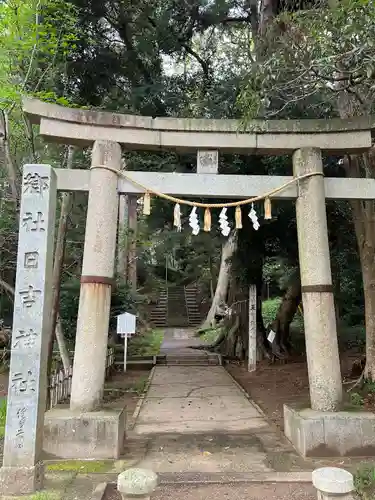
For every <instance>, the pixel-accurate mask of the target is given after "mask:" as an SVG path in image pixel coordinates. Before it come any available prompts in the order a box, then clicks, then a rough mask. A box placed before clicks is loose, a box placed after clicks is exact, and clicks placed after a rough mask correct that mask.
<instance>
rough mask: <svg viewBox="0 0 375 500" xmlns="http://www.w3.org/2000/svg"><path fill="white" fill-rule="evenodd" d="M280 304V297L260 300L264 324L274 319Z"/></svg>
mask: <svg viewBox="0 0 375 500" xmlns="http://www.w3.org/2000/svg"><path fill="white" fill-rule="evenodd" d="M280 304H281V297H276V298H274V299H268V300H264V301H263V302H262V316H263V321H264V324H265V325H266V326H267V325H268V324H269V323H271V321H273V320H274V319H275V317H276V313H277V311H278V309H279V307H280Z"/></svg>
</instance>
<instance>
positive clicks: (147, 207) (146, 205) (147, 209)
mask: <svg viewBox="0 0 375 500" xmlns="http://www.w3.org/2000/svg"><path fill="white" fill-rule="evenodd" d="M150 214H151V196H150V193H149V192H148V191H146V192H145V195H144V197H143V215H150Z"/></svg>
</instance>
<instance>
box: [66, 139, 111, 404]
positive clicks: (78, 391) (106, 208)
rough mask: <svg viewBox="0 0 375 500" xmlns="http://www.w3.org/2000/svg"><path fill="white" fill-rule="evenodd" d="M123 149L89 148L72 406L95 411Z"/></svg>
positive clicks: (99, 143) (99, 393)
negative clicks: (90, 165) (89, 159)
mask: <svg viewBox="0 0 375 500" xmlns="http://www.w3.org/2000/svg"><path fill="white" fill-rule="evenodd" d="M101 165H102V166H103V165H104V166H108V167H111V168H112V169H115V170H119V169H120V167H121V148H120V146H119V144H117V143H115V142H112V141H96V142H95V144H94V147H93V151H92V166H93V167H99V168H94V169H92V170H91V176H90V191H89V201H88V208H87V219H86V233H85V246H84V254H83V266H82V277H81V291H80V299H79V308H78V319H77V334H76V346H75V353H74V364H73V379H72V393H71V398H70V409H71V410H79V411H82V412H84V411H93V410H95V409H96V408H98V407H99V406H100V402H101V399H102V394H103V387H104V377H105V363H106V356H107V343H108V326H109V314H110V305H111V289H112V284H113V277H114V264H115V252H116V232H117V217H118V193H117V181H118V176H117V174H116V173H115V172H112V171H110V170H106V169H104V168H100V166H101Z"/></svg>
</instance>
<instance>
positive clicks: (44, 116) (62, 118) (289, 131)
mask: <svg viewBox="0 0 375 500" xmlns="http://www.w3.org/2000/svg"><path fill="white" fill-rule="evenodd" d="M23 109H24V111H25V113H26V114H27V115H28V116H29V118H30V119H31V121H32V123H35V124H40V134H41V135H42V136H43V137H44V138H45V139H47V140H51V141H54V142H62V143H65V144H74V145H79V146H89V145H91V144H93V142H94V141H96V140H111V141H115V142H118V143H120V144H123V145H124V146H125V147H126V148H127V149H136V150H158V149H161V150H168V149H170V150H177V151H196V150H198V149H219V150H220V151H223V152H232V153H248V154H255V153H259V154H271V155H282V154H291V153H292V152H293V151H295V150H296V149H299V148H303V147H315V148H319V149H321V150H322V151H325V152H329V153H332V154H336V153H337V154H341V153H348V152H350V153H355V152H361V151H366V150H367V149H369V148H370V147H371V135H372V131H373V130H375V118H374V117H372V116H367V117H358V118H352V119H349V120H341V119H332V120H253V121H251V122H249V123H248V124H247V125H246V128H245V129H244V127H243V126H242V125H241V123H240V122H239V121H238V120H211V119H195V118H194V119H189V118H151V117H145V116H137V115H123V114H118V113H111V112H105V111H91V110H82V109H71V108H66V107H63V106H59V105H56V104H49V103H45V102H42V101H39V100H37V99H29V98H26V99H24V101H23Z"/></svg>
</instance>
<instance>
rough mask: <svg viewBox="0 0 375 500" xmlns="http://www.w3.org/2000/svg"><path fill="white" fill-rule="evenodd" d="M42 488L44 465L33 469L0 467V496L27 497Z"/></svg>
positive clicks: (38, 465)
mask: <svg viewBox="0 0 375 500" xmlns="http://www.w3.org/2000/svg"><path fill="white" fill-rule="evenodd" d="M43 486H44V465H43V464H42V463H38V464H37V465H35V466H34V467H2V468H1V469H0V495H1V497H3V496H12V495H28V494H30V493H34V492H35V491H39V490H41V489H42V488H43Z"/></svg>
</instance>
